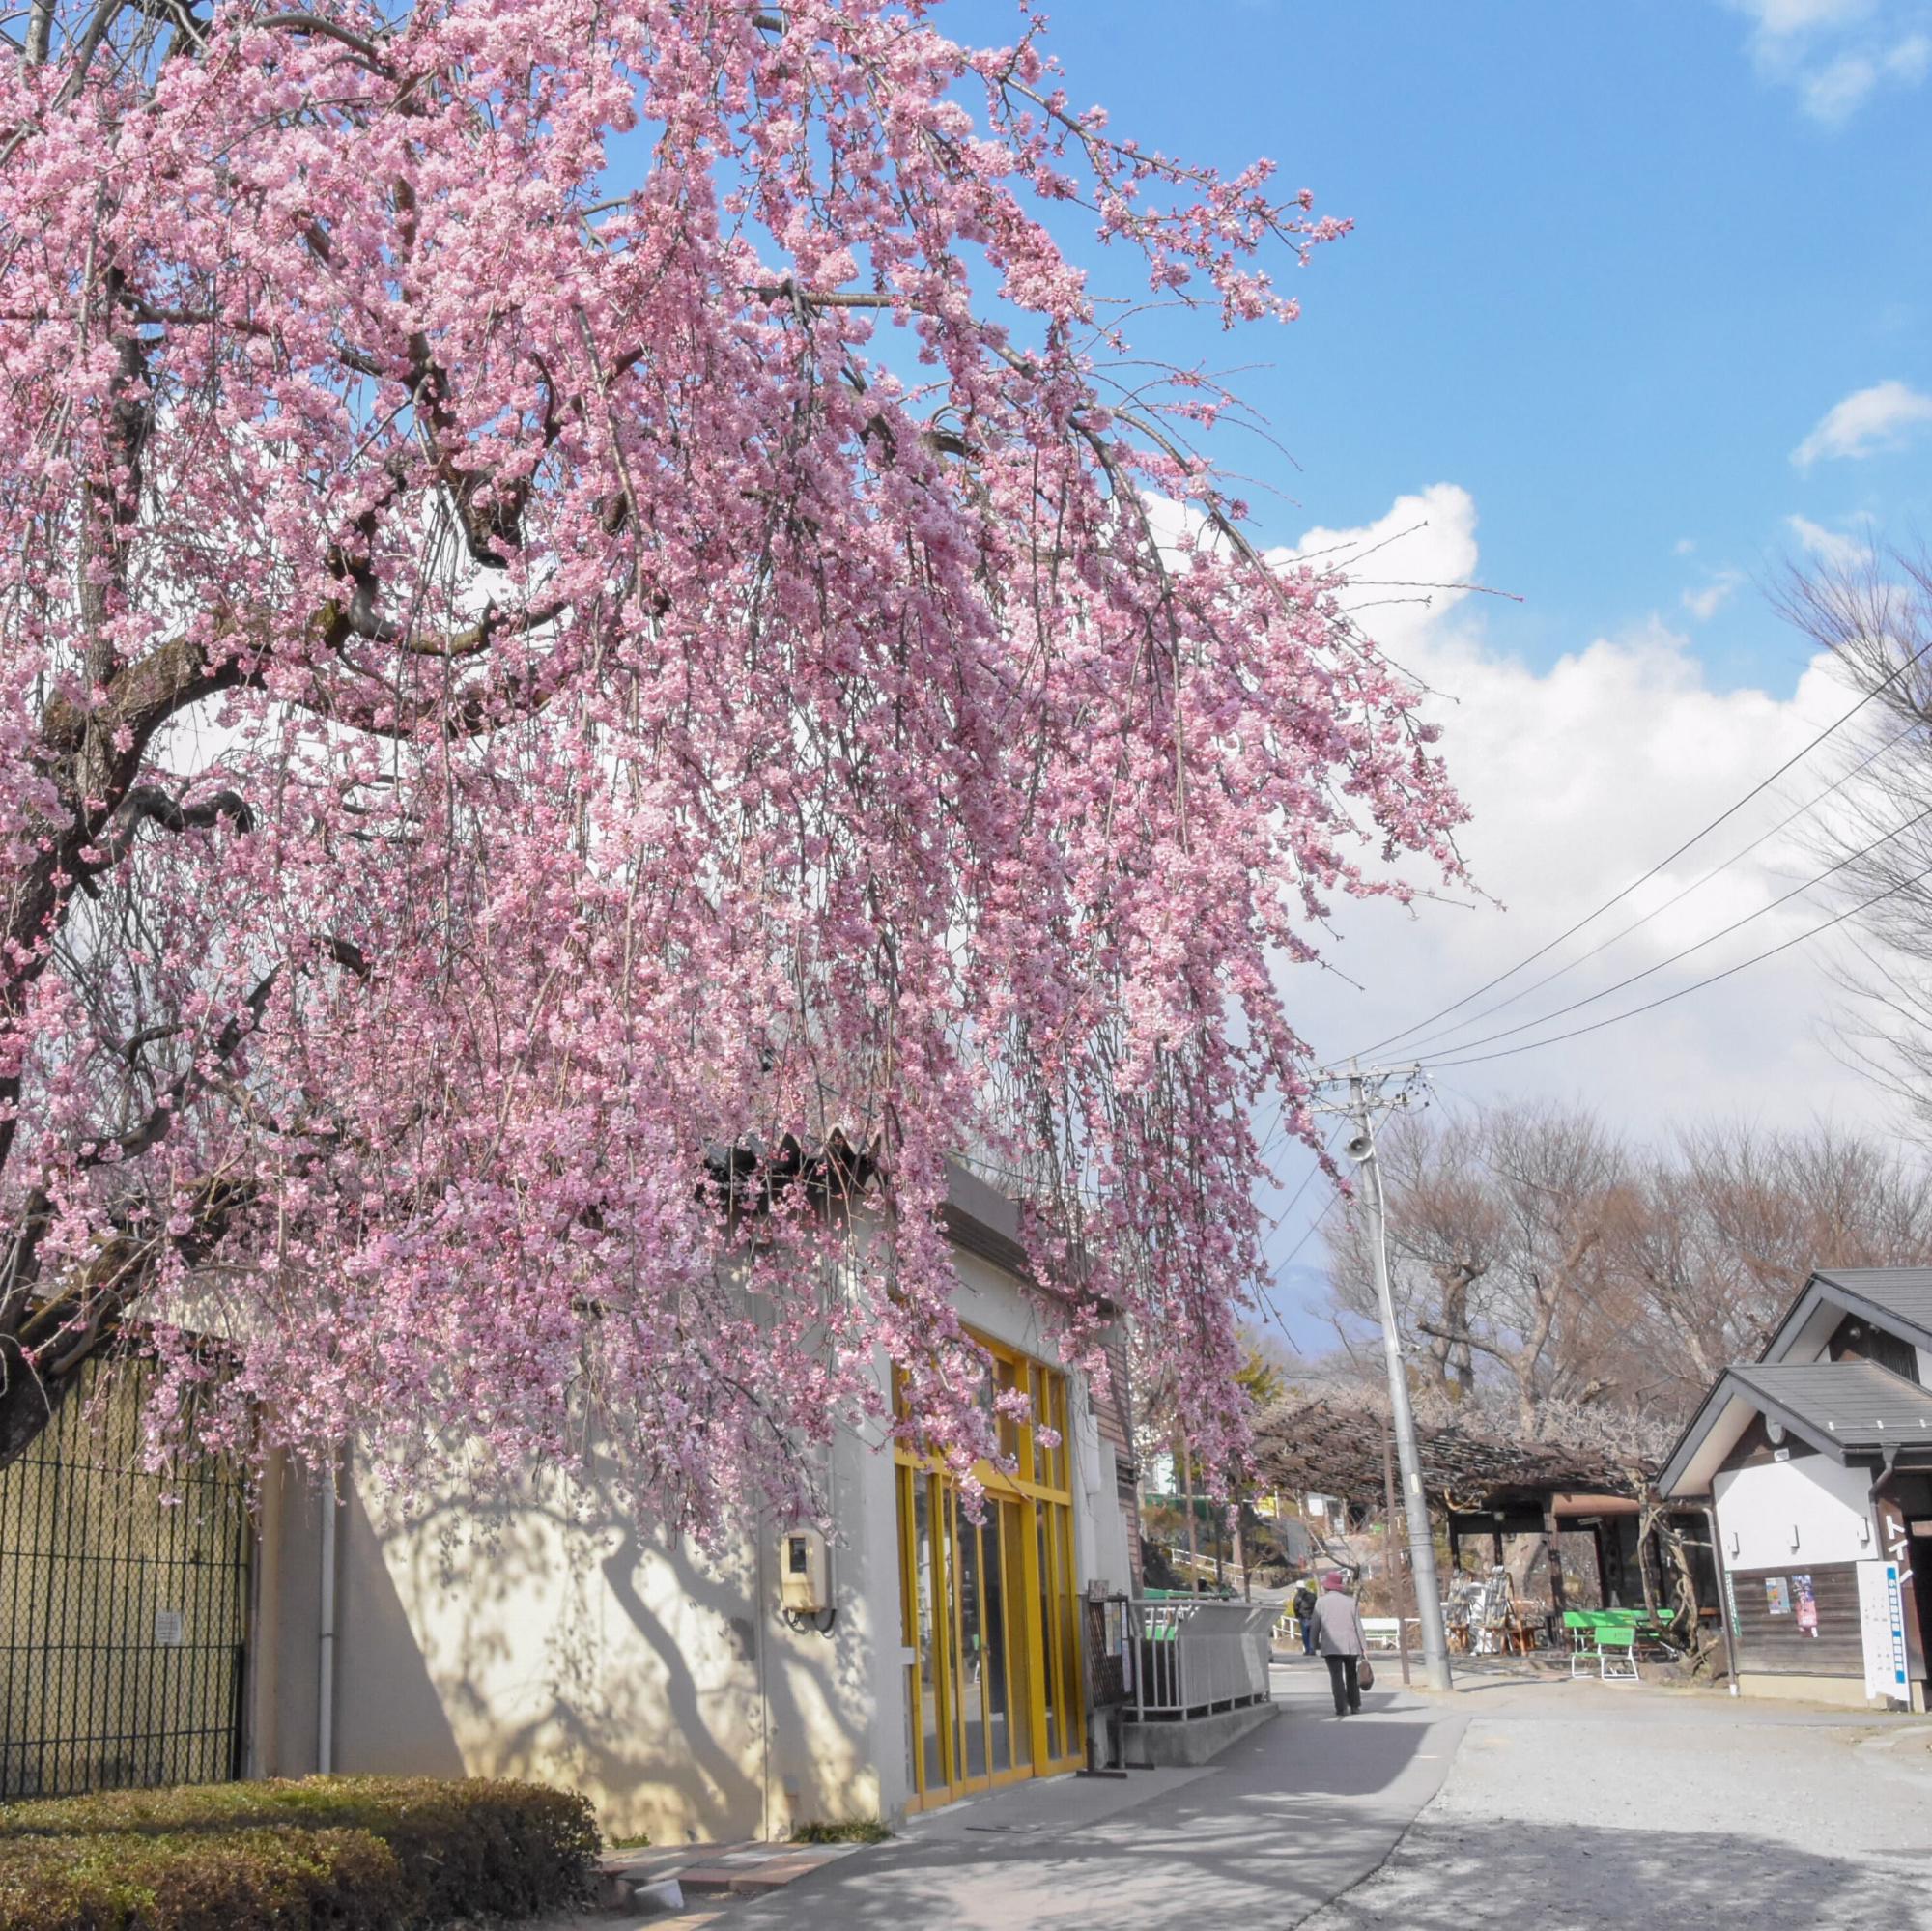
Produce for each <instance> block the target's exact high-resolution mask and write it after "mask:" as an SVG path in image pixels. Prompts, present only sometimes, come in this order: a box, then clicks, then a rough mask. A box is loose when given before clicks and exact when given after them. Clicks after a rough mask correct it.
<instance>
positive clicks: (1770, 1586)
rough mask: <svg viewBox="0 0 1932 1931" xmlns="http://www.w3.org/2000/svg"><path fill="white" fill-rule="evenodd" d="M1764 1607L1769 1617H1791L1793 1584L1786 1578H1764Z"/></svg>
mask: <svg viewBox="0 0 1932 1931" xmlns="http://www.w3.org/2000/svg"><path fill="white" fill-rule="evenodd" d="M1764 1606H1765V1611H1766V1613H1767V1614H1769V1615H1773V1616H1788V1615H1790V1613H1791V1584H1790V1582H1789V1581H1788V1580H1787V1579H1786V1578H1785V1577H1784V1576H1766V1577H1765V1578H1764Z"/></svg>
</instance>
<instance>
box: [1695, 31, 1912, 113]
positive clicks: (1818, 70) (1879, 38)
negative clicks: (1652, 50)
mask: <svg viewBox="0 0 1932 1931" xmlns="http://www.w3.org/2000/svg"><path fill="white" fill-rule="evenodd" d="M1724 4H1725V5H1726V6H1728V7H1729V9H1730V10H1731V12H1733V13H1736V14H1744V15H1745V16H1746V17H1747V19H1749V20H1750V22H1751V26H1752V31H1751V36H1750V50H1751V57H1752V61H1753V63H1754V65H1755V66H1756V68H1757V71H1758V72H1759V73H1760V74H1762V75H1763V76H1764V78H1765V79H1767V80H1769V81H1771V82H1773V83H1774V84H1776V85H1778V86H1782V87H1788V88H1790V89H1792V90H1793V91H1794V92H1795V93H1796V95H1797V96H1798V99H1799V101H1800V103H1801V105H1802V106H1803V107H1804V112H1805V113H1806V114H1808V115H1810V116H1811V118H1812V119H1813V120H1815V121H1819V122H1822V123H1825V124H1826V125H1828V126H1830V125H1835V124H1837V123H1841V122H1843V121H1846V120H1848V119H1849V118H1850V117H1851V116H1852V115H1853V114H1854V113H1856V112H1857V111H1858V109H1859V108H1860V107H1861V106H1862V105H1863V104H1864V102H1865V101H1866V100H1868V99H1870V98H1871V96H1872V95H1873V94H1874V93H1875V92H1876V91H1877V90H1878V89H1879V88H1881V87H1886V86H1889V87H1896V88H1900V89H1905V90H1910V89H1913V88H1917V87H1918V86H1920V85H1921V84H1922V83H1923V82H1924V80H1925V78H1926V76H1927V74H1928V73H1932V34H1928V33H1927V31H1926V27H1927V24H1928V20H1932V11H1929V10H1928V7H1927V0H1724Z"/></svg>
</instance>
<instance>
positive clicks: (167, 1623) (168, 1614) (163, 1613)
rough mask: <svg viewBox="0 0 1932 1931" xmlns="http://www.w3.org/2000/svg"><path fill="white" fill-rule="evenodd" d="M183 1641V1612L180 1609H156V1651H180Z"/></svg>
mask: <svg viewBox="0 0 1932 1931" xmlns="http://www.w3.org/2000/svg"><path fill="white" fill-rule="evenodd" d="M182 1641H183V1635H182V1613H181V1611H180V1610H179V1609H156V1611H155V1647H156V1649H180V1648H181V1646H182Z"/></svg>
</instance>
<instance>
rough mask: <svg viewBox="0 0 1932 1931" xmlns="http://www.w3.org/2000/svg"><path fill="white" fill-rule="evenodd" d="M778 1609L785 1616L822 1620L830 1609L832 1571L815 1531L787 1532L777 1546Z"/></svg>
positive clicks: (796, 1530)
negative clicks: (821, 1617) (817, 1617)
mask: <svg viewBox="0 0 1932 1931" xmlns="http://www.w3.org/2000/svg"><path fill="white" fill-rule="evenodd" d="M779 1606H780V1607H781V1609H783V1611H784V1612H785V1614H786V1615H788V1616H822V1615H823V1614H824V1613H825V1612H826V1611H827V1610H828V1609H829V1608H831V1606H832V1571H831V1563H830V1561H829V1559H828V1557H827V1555H826V1549H825V1538H824V1537H823V1536H822V1535H820V1534H819V1532H818V1531H817V1530H816V1529H788V1530H787V1531H786V1532H785V1535H784V1538H783V1540H782V1541H781V1543H780V1545H779Z"/></svg>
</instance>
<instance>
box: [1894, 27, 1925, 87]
mask: <svg viewBox="0 0 1932 1931" xmlns="http://www.w3.org/2000/svg"><path fill="white" fill-rule="evenodd" d="M1885 64H1886V68H1887V70H1888V71H1889V72H1891V73H1892V74H1894V75H1895V76H1896V77H1897V78H1898V79H1900V80H1902V81H1903V82H1904V83H1905V85H1906V86H1907V87H1917V86H1918V84H1919V82H1920V81H1922V80H1923V79H1924V78H1925V76H1926V75H1927V74H1928V73H1932V35H1928V34H1908V35H1907V36H1906V37H1905V39H1904V40H1902V41H1900V42H1899V43H1898V44H1897V45H1896V46H1895V47H1893V48H1892V49H1891V51H1890V52H1889V54H1887V55H1886V57H1885Z"/></svg>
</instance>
